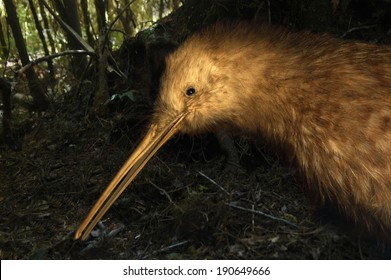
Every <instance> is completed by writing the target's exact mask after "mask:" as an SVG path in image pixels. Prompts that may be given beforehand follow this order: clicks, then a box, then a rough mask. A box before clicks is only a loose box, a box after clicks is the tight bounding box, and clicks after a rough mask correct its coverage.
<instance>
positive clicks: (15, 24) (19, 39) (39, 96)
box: [4, 0, 48, 110]
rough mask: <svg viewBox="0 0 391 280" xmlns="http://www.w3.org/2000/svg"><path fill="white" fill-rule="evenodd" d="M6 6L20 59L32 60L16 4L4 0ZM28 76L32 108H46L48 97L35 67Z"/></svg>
mask: <svg viewBox="0 0 391 280" xmlns="http://www.w3.org/2000/svg"><path fill="white" fill-rule="evenodd" d="M4 6H5V9H6V11H7V21H8V24H9V25H10V27H11V30H12V34H13V35H14V39H15V45H16V48H17V49H18V52H19V56H20V60H21V61H22V64H23V65H26V64H28V63H29V62H30V59H29V55H28V53H27V49H26V44H25V41H24V39H23V35H22V31H21V29H20V25H19V20H18V16H17V14H16V9H15V5H14V3H13V2H12V0H4ZM26 78H27V82H28V87H29V90H30V94H31V96H32V97H33V104H32V105H33V106H32V109H35V110H45V109H46V108H47V106H48V101H47V98H46V96H45V94H44V92H43V90H42V88H41V86H40V84H39V80H38V77H37V75H36V74H35V72H34V69H33V68H32V67H31V68H29V69H28V70H27V71H26Z"/></svg>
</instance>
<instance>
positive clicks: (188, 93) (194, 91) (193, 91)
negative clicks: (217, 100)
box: [186, 87, 196, 96]
mask: <svg viewBox="0 0 391 280" xmlns="http://www.w3.org/2000/svg"><path fill="white" fill-rule="evenodd" d="M195 93H196V90H195V88H193V87H189V88H188V89H187V90H186V95H187V96H192V95H193V94H195Z"/></svg>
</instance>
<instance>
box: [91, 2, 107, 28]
mask: <svg viewBox="0 0 391 280" xmlns="http://www.w3.org/2000/svg"><path fill="white" fill-rule="evenodd" d="M94 3H95V9H96V17H97V18H96V19H97V22H98V28H99V33H100V34H102V31H104V29H105V28H106V11H107V1H106V0H95V1H94Z"/></svg>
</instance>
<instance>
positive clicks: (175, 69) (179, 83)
mask: <svg viewBox="0 0 391 280" xmlns="http://www.w3.org/2000/svg"><path fill="white" fill-rule="evenodd" d="M203 38H204V37H203V36H198V37H197V36H195V37H193V38H190V39H189V40H187V41H186V42H185V43H184V44H183V45H182V46H181V47H180V48H179V49H178V50H177V51H176V52H174V53H172V54H171V55H170V56H169V57H168V58H167V61H166V70H165V72H164V73H163V75H162V78H161V86H160V94H159V97H158V99H157V101H156V105H155V111H154V114H153V117H152V120H151V124H150V127H149V130H148V132H147V133H146V135H145V137H144V138H143V140H142V141H141V143H140V144H139V146H138V147H137V148H136V149H135V151H134V152H133V154H132V155H131V156H130V157H129V159H128V161H127V162H126V163H125V164H124V165H123V167H122V168H121V169H120V171H119V172H118V173H117V175H116V176H115V177H114V179H113V180H112V182H111V183H110V184H109V186H108V187H107V188H106V190H105V191H104V193H103V194H102V196H101V197H100V198H99V200H98V201H97V202H96V204H95V205H94V207H93V208H92V209H91V211H90V213H89V214H88V216H87V217H86V219H85V220H84V222H83V223H82V224H81V225H80V226H79V228H78V230H77V231H76V234H75V238H76V239H78V238H80V237H81V238H82V239H85V238H86V237H87V236H88V234H89V233H90V231H91V230H92V229H93V227H94V226H95V225H96V223H97V222H98V221H99V220H100V218H101V217H102V216H103V215H104V213H105V212H106V211H107V210H108V209H109V207H110V206H111V205H112V204H113V203H114V202H115V200H116V199H117V198H118V197H119V195H120V194H121V193H122V192H123V191H124V190H125V188H126V187H127V186H128V185H129V184H130V183H131V181H132V180H133V179H134V178H135V177H136V176H137V174H138V173H139V172H140V171H141V169H142V168H143V167H144V165H145V164H146V163H147V162H148V160H149V159H150V158H151V157H152V156H153V155H154V154H155V153H156V152H157V151H158V149H159V148H160V147H161V146H162V145H163V144H164V143H166V142H167V141H168V140H169V139H170V138H171V137H172V136H173V135H174V134H176V133H178V132H180V133H188V134H196V133H202V132H206V131H211V130H214V129H216V128H217V129H218V128H221V126H224V125H226V124H227V122H228V119H231V120H232V119H233V118H235V117H237V116H236V115H237V114H236V113H235V112H236V111H237V110H236V108H237V107H238V106H241V105H240V102H241V100H239V99H238V91H239V89H236V88H235V86H237V85H238V84H239V85H240V83H235V82H234V80H235V78H234V77H232V75H231V77H229V78H228V75H227V72H230V73H232V71H233V69H232V68H231V69H227V67H228V65H230V67H232V65H233V64H229V63H228V62H227V61H228V60H229V58H228V57H225V58H224V57H219V54H218V53H219V52H216V51H215V49H214V45H213V44H210V42H204V41H202V39H203ZM220 55H221V52H220ZM233 66H234V65H233ZM228 114H229V117H228Z"/></svg>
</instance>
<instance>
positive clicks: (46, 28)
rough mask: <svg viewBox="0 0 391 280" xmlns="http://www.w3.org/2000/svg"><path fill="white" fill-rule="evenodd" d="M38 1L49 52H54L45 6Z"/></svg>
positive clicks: (54, 47)
mask: <svg viewBox="0 0 391 280" xmlns="http://www.w3.org/2000/svg"><path fill="white" fill-rule="evenodd" d="M38 3H39V11H40V13H41V17H42V21H43V26H44V27H45V32H46V36H47V37H48V41H49V45H50V50H51V53H55V52H56V46H55V44H54V40H53V36H52V32H51V28H50V27H49V21H48V18H47V16H46V10H45V7H44V6H43V4H42V1H38Z"/></svg>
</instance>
